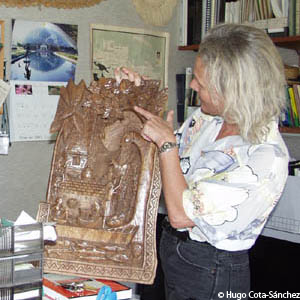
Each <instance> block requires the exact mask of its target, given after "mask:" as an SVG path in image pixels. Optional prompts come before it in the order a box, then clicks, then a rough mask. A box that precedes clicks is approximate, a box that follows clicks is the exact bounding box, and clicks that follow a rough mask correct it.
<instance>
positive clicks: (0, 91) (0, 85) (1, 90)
mask: <svg viewBox="0 0 300 300" xmlns="http://www.w3.org/2000/svg"><path fill="white" fill-rule="evenodd" d="M9 91H10V85H9V84H7V83H6V82H5V81H3V80H2V79H0V106H1V105H2V104H3V102H4V101H5V99H6V97H7V95H8V93H9Z"/></svg>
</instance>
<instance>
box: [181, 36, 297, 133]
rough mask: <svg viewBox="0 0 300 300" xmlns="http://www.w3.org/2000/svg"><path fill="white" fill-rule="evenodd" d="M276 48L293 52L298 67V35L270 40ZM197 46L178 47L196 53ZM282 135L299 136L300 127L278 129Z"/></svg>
mask: <svg viewBox="0 0 300 300" xmlns="http://www.w3.org/2000/svg"><path fill="white" fill-rule="evenodd" d="M271 39H272V41H273V43H274V44H275V45H276V46H277V47H281V48H286V49H292V50H295V51H296V52H297V54H298V64H299V67H300V35H297V36H285V37H273V38H271ZM198 48H199V45H188V46H178V50H180V51H198ZM279 129H280V132H282V133H292V134H300V127H280V128H279Z"/></svg>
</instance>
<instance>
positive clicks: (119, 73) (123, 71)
mask: <svg viewBox="0 0 300 300" xmlns="http://www.w3.org/2000/svg"><path fill="white" fill-rule="evenodd" d="M114 73H115V78H116V81H117V83H118V84H120V82H121V81H122V79H128V80H130V81H131V82H134V84H135V85H136V86H140V85H141V81H142V79H144V78H143V77H142V76H141V75H140V74H139V73H137V72H134V71H133V70H131V69H128V68H125V67H121V68H116V69H115V71H114Z"/></svg>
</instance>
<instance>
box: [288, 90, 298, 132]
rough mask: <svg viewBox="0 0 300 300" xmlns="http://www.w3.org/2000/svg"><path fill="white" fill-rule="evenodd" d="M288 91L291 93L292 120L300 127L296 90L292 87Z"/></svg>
mask: <svg viewBox="0 0 300 300" xmlns="http://www.w3.org/2000/svg"><path fill="white" fill-rule="evenodd" d="M288 91H289V95H290V101H291V108H292V118H293V120H294V126H296V127H299V115H298V111H297V106H296V101H295V94H294V90H293V88H292V87H289V88H288Z"/></svg>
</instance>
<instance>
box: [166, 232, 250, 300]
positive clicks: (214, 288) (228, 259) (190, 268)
mask: <svg viewBox="0 0 300 300" xmlns="http://www.w3.org/2000/svg"><path fill="white" fill-rule="evenodd" d="M160 257H161V261H162V268H163V271H164V275H165V289H166V299H167V300H204V299H205V300H206V299H207V300H209V299H218V300H221V299H247V297H248V293H249V290H250V269H249V257H248V251H225V250H218V249H217V248H215V247H213V246H211V245H210V244H208V243H200V242H197V241H193V240H190V239H187V240H186V241H183V240H181V239H179V238H178V237H176V236H174V235H172V234H171V233H170V232H167V231H166V230H163V233H162V237H161V242H160Z"/></svg>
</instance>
